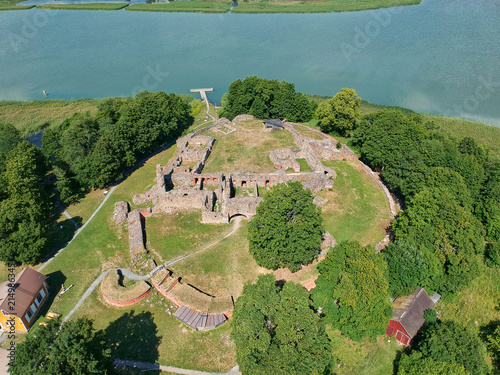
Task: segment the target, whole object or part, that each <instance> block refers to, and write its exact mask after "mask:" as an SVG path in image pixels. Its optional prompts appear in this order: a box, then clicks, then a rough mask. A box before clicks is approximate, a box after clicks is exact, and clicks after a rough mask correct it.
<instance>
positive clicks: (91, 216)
mask: <svg viewBox="0 0 500 375" xmlns="http://www.w3.org/2000/svg"><path fill="white" fill-rule="evenodd" d="M174 143H175V141H172V142H169V143H167V144H165V145H163V146H161V147H160V148H159V149H158V150H156V151H155V152H154V153H152V154H151V155H149V156H146V157H145V158H144V159H142V160H140V161H138V162H137V163H136V164H135V165H134V166H133V167H132V168H130V169H129V170H128V171H127V172H125V173H124V175H123V177H122V178H121V179H120V180H118V181H117V182H116V183H115V185H114V186H113V187H112V188H111V189H110V190H109V191H108V194H107V195H106V196H105V197H104V200H103V201H102V202H101V204H100V205H99V207H97V209H96V210H95V211H94V213H93V214H92V215H90V217H89V218H88V220H87V221H86V222H85V224H83V225H82V226H81V227H80V228H78V226H77V225H76V223H74V222H73V223H74V224H75V226H76V227H77V228H78V230H77V231H76V232H75V235H74V236H73V238H72V239H71V240H69V241H68V243H66V245H64V246H63V247H62V248H61V249H59V250H58V251H57V252H56V253H55V254H54V255H52V257H50V258H49V259H48V260H47V261H46V262H45V263H44V264H42V265H41V266H40V267H39V268H38V270H37V271H38V272H41V271H42V270H43V269H44V268H45V266H47V264H49V263H50V262H52V260H54V258H55V257H56V256H58V255H59V254H60V253H61V252H62V251H63V250H64V249H65V248H67V247H68V245H69V244H70V243H71V242H73V240H74V239H75V238H76V237H77V236H78V235H79V234H80V232H81V231H82V230H84V229H85V227H86V226H87V225H88V224H89V223H90V222H91V221H92V219H93V218H94V217H95V215H97V213H98V212H99V210H100V209H101V208H102V206H104V204H105V203H106V201H107V200H108V199H109V197H110V196H111V194H113V192H114V191H115V189H116V188H117V187H118V185H120V183H121V182H122V181H123V180H124V179H125V178H126V177H127V176H128V175H129V174H130V173H132V172H133V171H135V170H136V169H137V168H138V167H139V166H140V165H142V163H144V162H145V161H146V160H148V159H149V158H150V157H152V156H154V155H156V154H158V153H160V152H162V151H163V150H165V149H166V148H167V147H170V146H171V145H173V144H174ZM64 212H66V211H64ZM68 216H69V217H71V215H69V213H68ZM71 220H72V219H71Z"/></svg>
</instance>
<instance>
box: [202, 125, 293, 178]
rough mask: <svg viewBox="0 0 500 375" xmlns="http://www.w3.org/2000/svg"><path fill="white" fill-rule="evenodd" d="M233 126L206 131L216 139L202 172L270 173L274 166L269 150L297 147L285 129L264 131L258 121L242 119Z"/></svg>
mask: <svg viewBox="0 0 500 375" xmlns="http://www.w3.org/2000/svg"><path fill="white" fill-rule="evenodd" d="M237 129H238V131H236V132H233V133H231V134H229V135H222V134H221V133H218V132H215V131H210V132H207V135H211V136H213V137H216V138H217V140H216V141H215V144H214V147H213V150H212V154H211V155H210V157H209V158H208V160H207V162H206V164H205V168H204V169H203V172H204V173H215V172H223V173H229V172H237V171H242V172H243V171H245V172H254V173H270V172H273V171H274V170H275V168H274V165H273V163H272V162H271V159H270V158H269V152H270V151H271V150H274V149H278V148H287V147H288V148H297V145H296V144H295V142H294V139H293V136H292V135H291V134H290V133H289V132H286V131H277V132H264V131H263V126H262V121H248V122H247V121H242V122H240V123H238V124H237Z"/></svg>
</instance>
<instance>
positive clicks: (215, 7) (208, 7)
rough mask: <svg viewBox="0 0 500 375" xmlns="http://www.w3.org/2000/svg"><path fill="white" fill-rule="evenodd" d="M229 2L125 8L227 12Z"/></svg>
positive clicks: (181, 2) (200, 2)
mask: <svg viewBox="0 0 500 375" xmlns="http://www.w3.org/2000/svg"><path fill="white" fill-rule="evenodd" d="M231 5H232V3H231V2H216V1H178V2H175V1H173V2H171V3H169V4H134V5H131V6H129V7H127V8H126V10H135V11H144V12H196V13H198V12H199V13H227V12H229V9H230V8H231Z"/></svg>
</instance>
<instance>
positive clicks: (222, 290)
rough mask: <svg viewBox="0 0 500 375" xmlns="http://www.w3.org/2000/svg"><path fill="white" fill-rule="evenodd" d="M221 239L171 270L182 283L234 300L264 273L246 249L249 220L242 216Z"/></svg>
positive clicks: (175, 265)
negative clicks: (238, 225)
mask: <svg viewBox="0 0 500 375" xmlns="http://www.w3.org/2000/svg"><path fill="white" fill-rule="evenodd" d="M222 237H223V235H221V236H220V237H219V240H220V242H218V243H216V244H214V245H213V246H210V247H208V248H206V249H204V250H202V251H199V252H198V253H195V254H194V255H193V256H190V257H189V258H186V259H184V260H182V261H180V262H178V263H176V264H174V265H172V267H171V268H172V270H173V272H175V274H176V275H177V276H181V277H182V280H183V283H189V284H192V285H194V286H195V287H196V288H198V289H201V290H203V291H204V292H206V293H209V294H211V295H214V296H216V297H223V296H232V297H233V298H234V300H236V299H237V298H238V297H239V296H240V295H241V292H242V290H243V286H244V285H245V283H246V282H252V283H253V282H255V281H256V280H257V277H258V275H260V274H262V273H264V272H266V270H265V269H263V268H261V267H259V266H258V265H257V263H255V260H254V259H253V257H252V256H251V255H250V253H249V251H248V222H247V221H246V219H242V222H241V226H240V227H239V228H238V230H237V231H236V232H235V233H234V234H232V235H231V236H229V237H227V238H222Z"/></svg>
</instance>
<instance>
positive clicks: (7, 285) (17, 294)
mask: <svg viewBox="0 0 500 375" xmlns="http://www.w3.org/2000/svg"><path fill="white" fill-rule="evenodd" d="M46 279H47V276H45V275H43V274H41V273H40V272H37V271H35V270H34V269H32V268H29V267H28V268H25V269H24V270H22V271H21V272H19V273H18V274H17V275H16V276H15V278H14V282H9V281H5V282H3V283H1V284H0V326H1V328H2V329H3V330H11V328H10V327H11V326H12V325H13V326H14V329H15V330H16V331H25V332H28V331H29V329H30V327H31V326H32V325H33V323H34V322H35V320H36V316H37V315H38V313H39V312H40V310H41V308H42V306H43V304H44V303H45V301H46V300H47V298H48V295H49V292H48V287H47V283H46V282H45V280H46Z"/></svg>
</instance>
